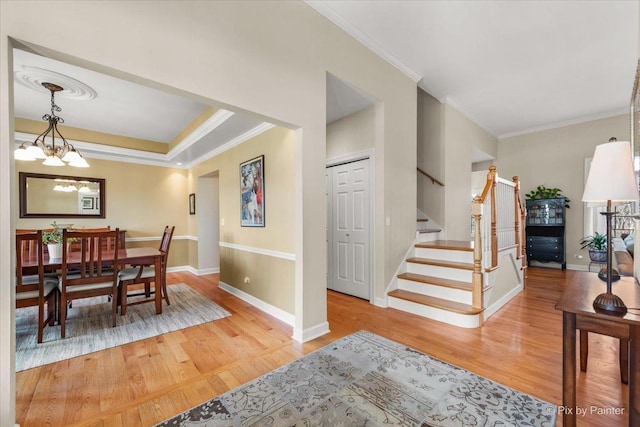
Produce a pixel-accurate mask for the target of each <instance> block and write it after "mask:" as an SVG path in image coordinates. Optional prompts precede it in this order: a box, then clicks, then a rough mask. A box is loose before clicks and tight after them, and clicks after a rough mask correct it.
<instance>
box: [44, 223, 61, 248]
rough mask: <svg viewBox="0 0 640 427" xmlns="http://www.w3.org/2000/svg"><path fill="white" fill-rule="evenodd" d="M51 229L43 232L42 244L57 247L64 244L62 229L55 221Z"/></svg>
mask: <svg viewBox="0 0 640 427" xmlns="http://www.w3.org/2000/svg"><path fill="white" fill-rule="evenodd" d="M51 227H52V228H51V229H50V230H45V231H43V232H42V243H44V244H46V245H56V244H61V243H62V228H60V227H59V226H58V224H56V222H55V221H53V223H51Z"/></svg>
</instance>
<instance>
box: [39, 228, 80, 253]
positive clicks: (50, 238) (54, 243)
mask: <svg viewBox="0 0 640 427" xmlns="http://www.w3.org/2000/svg"><path fill="white" fill-rule="evenodd" d="M69 242H73V239H69ZM42 243H44V244H45V245H47V250H48V252H49V257H50V258H62V227H60V226H59V225H58V224H57V223H56V222H55V221H53V222H52V223H51V229H49V230H44V231H43V232H42Z"/></svg>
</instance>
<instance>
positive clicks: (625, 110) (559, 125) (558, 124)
mask: <svg viewBox="0 0 640 427" xmlns="http://www.w3.org/2000/svg"><path fill="white" fill-rule="evenodd" d="M624 114H629V109H628V108H621V109H617V110H611V111H607V112H604V113H596V114H590V115H587V116H581V117H577V118H575V119H570V120H563V121H560V122H555V123H551V124H548V125H543V126H537V127H533V128H529V129H524V130H519V131H515V132H508V133H504V134H502V135H500V136H498V139H499V140H500V139H506V138H512V137H514V136H520V135H526V134H530V133H536V132H543V131H546V130H551V129H558V128H562V127H565V126H572V125H578V124H581V123H587V122H593V121H595V120H602V119H608V118H611V117H616V116H622V115H624Z"/></svg>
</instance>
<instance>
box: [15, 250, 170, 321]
mask: <svg viewBox="0 0 640 427" xmlns="http://www.w3.org/2000/svg"><path fill="white" fill-rule="evenodd" d="M114 255H115V250H112V251H105V252H103V256H102V260H103V261H107V262H108V261H109V260H113V259H114ZM162 255H163V254H162V252H161V251H160V250H159V249H158V248H153V247H139V248H120V249H118V261H117V268H118V269H120V268H123V267H125V266H127V265H154V267H155V279H154V282H155V283H156V286H157V288H156V289H157V291H156V292H155V295H154V296H155V300H154V302H155V305H156V314H162V292H160V284H161V283H162ZM76 257H77V261H78V263H79V262H80V254H79V253H78V254H74V253H73V252H72V253H71V254H70V255H69V258H68V260H67V263H68V264H73V263H74V259H75V258H76ZM44 267H45V271H59V270H60V269H61V268H62V258H50V257H49V256H48V255H45V257H44ZM22 268H23V269H25V270H26V271H31V272H32V271H33V270H34V269H37V268H38V259H37V258H36V257H33V258H28V259H23V261H22ZM36 271H37V270H36Z"/></svg>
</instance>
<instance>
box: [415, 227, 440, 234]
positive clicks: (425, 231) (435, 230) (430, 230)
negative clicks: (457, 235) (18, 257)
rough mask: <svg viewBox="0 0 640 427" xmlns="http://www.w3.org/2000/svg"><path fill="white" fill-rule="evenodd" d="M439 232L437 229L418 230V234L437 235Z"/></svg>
mask: <svg viewBox="0 0 640 427" xmlns="http://www.w3.org/2000/svg"><path fill="white" fill-rule="evenodd" d="M441 231H442V230H441V229H439V228H424V229H419V230H418V232H419V233H439V232H441Z"/></svg>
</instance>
